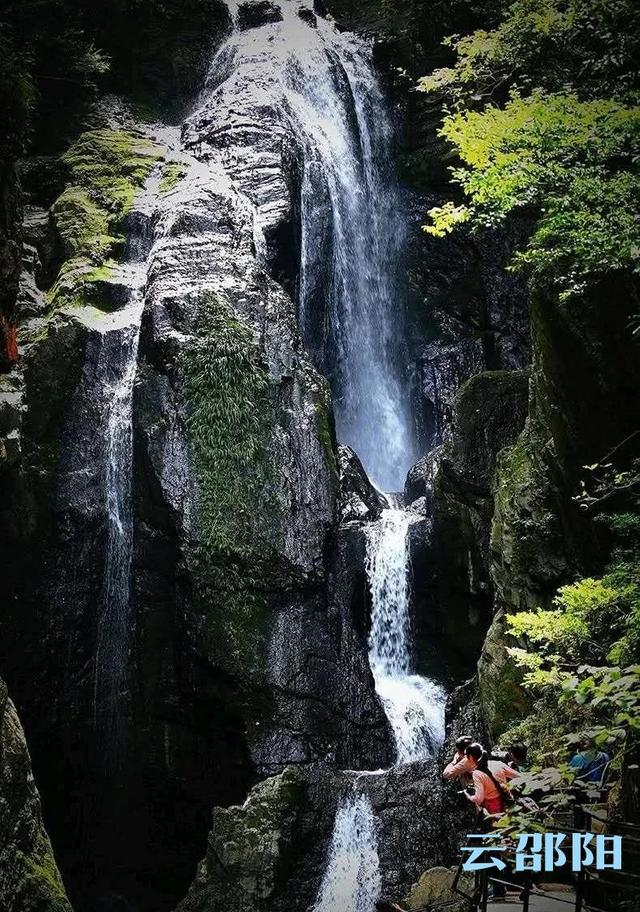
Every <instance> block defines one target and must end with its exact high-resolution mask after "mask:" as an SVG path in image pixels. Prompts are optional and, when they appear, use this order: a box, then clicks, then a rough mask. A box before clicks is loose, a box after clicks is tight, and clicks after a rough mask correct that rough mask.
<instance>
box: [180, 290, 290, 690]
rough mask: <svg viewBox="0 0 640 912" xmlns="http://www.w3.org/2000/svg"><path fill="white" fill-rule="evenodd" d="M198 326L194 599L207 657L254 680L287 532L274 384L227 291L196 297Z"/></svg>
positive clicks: (192, 381)
mask: <svg viewBox="0 0 640 912" xmlns="http://www.w3.org/2000/svg"><path fill="white" fill-rule="evenodd" d="M194 326H195V327H196V333H195V334H194V336H193V337H192V339H191V342H190V343H189V344H188V345H187V346H186V347H185V348H184V350H183V352H182V355H181V369H182V371H183V374H184V383H185V391H186V399H187V431H188V440H189V445H190V452H191V460H192V465H193V469H194V475H195V483H196V491H195V518H196V524H195V530H194V540H193V546H192V553H191V560H192V563H193V571H194V577H195V579H196V580H197V581H198V586H197V588H198V591H197V602H198V604H199V606H200V613H201V618H202V630H203V637H204V639H205V649H206V652H207V654H209V655H212V656H214V657H215V658H216V661H217V662H219V664H220V665H221V667H223V668H226V669H228V671H229V672H230V673H232V674H233V675H234V676H237V677H238V676H239V677H240V678H241V679H242V678H247V679H250V680H251V681H252V682H253V679H254V677H255V674H256V669H259V668H261V667H262V665H263V663H261V662H260V661H258V659H257V657H258V656H259V655H260V654H261V652H262V650H263V648H264V642H265V634H266V621H267V617H268V612H269V607H270V604H271V598H272V596H271V594H270V593H271V591H272V590H273V589H274V588H275V584H276V583H278V555H279V553H280V551H281V542H282V538H283V521H284V512H283V493H282V484H283V481H282V479H281V477H280V474H279V470H278V467H277V464H276V461H275V458H274V453H273V447H272V434H273V432H274V428H275V427H276V426H277V422H278V409H277V387H276V384H275V382H274V381H272V380H271V378H270V377H269V375H268V372H267V370H266V366H265V365H264V364H263V362H262V355H261V351H260V347H259V345H258V342H257V339H256V337H255V334H254V331H253V329H252V328H251V327H250V326H249V324H248V323H247V322H246V321H245V320H243V319H242V318H241V317H240V316H239V315H238V314H237V313H236V311H235V310H234V308H233V307H232V305H231V304H230V302H229V301H228V300H227V299H226V298H225V297H224V296H223V295H220V294H213V293H211V294H206V295H203V296H202V297H201V298H200V300H199V302H198V305H197V317H196V320H195V322H194ZM254 683H255V682H254Z"/></svg>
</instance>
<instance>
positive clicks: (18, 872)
mask: <svg viewBox="0 0 640 912" xmlns="http://www.w3.org/2000/svg"><path fill="white" fill-rule="evenodd" d="M0 908H2V909H7V910H9V909H11V910H14V912H71V905H70V903H69V900H68V899H67V895H66V893H65V889H64V886H63V884H62V879H61V877H60V873H59V871H58V868H57V866H56V862H55V859H54V857H53V850H52V848H51V843H50V842H49V837H48V836H47V834H46V832H45V829H44V824H43V822H42V811H41V808H40V798H39V796H38V792H37V789H36V786H35V783H34V780H33V772H32V770H31V760H30V758H29V753H28V750H27V744H26V741H25V736H24V732H23V730H22V726H21V725H20V721H19V719H18V715H17V713H16V710H15V707H14V706H13V703H12V702H11V700H9V698H8V694H7V688H6V685H5V684H4V682H3V681H1V680H0Z"/></svg>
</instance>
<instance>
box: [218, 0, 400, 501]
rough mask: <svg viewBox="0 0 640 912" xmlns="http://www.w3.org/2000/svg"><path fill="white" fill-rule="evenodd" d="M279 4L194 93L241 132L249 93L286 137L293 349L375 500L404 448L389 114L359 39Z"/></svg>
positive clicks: (240, 35) (292, 2)
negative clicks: (290, 146) (325, 382)
mask: <svg viewBox="0 0 640 912" xmlns="http://www.w3.org/2000/svg"><path fill="white" fill-rule="evenodd" d="M279 6H280V9H281V12H282V17H283V18H282V21H280V22H270V23H268V24H265V25H262V26H259V27H257V28H248V29H236V30H235V31H234V32H233V33H232V34H231V35H230V37H229V38H228V40H227V41H226V42H225V45H224V46H223V47H222V49H221V50H220V52H219V53H218V55H217V56H216V59H215V60H214V63H213V65H212V69H211V73H210V77H209V89H208V94H207V93H205V94H206V95H207V98H208V99H209V100H211V99H214V96H215V93H216V92H219V93H221V94H224V93H226V94H225V97H229V96H233V97H234V98H236V97H237V98H240V99H241V101H240V106H239V107H238V106H234V107H233V114H234V117H235V118H236V119H237V121H238V122H241V123H242V122H244V121H243V116H244V109H243V108H242V104H243V101H242V99H243V98H244V97H247V95H250V97H251V104H252V110H253V111H254V112H255V110H256V109H257V108H258V107H260V108H262V109H263V110H264V111H265V117H266V118H267V124H266V126H265V130H269V129H271V130H272V132H273V134H274V135H275V134H277V133H278V131H281V130H282V127H281V124H282V123H283V122H284V123H288V124H289V125H290V127H291V131H290V132H291V135H293V136H295V137H296V143H297V145H298V146H299V151H300V153H301V154H300V155H299V156H297V158H298V168H299V172H300V173H299V175H298V177H299V180H300V230H301V238H300V241H301V250H300V262H299V281H298V286H299V287H298V304H299V313H300V324H301V327H302V330H303V335H304V337H305V343H306V346H307V348H308V349H309V350H310V351H311V352H312V353H313V354H314V356H315V359H316V361H317V362H318V363H319V367H320V368H321V369H322V370H323V372H324V373H325V374H326V375H327V376H328V377H329V379H330V382H331V387H332V391H333V397H334V410H335V417H336V428H337V435H338V439H339V440H340V442H341V443H346V444H349V445H350V446H352V447H353V448H354V449H355V451H356V452H357V453H358V455H359V457H360V458H361V460H362V462H363V465H364V466H365V468H366V470H367V473H368V475H369V477H370V478H371V479H372V480H373V481H374V483H375V484H376V485H377V486H378V487H379V488H380V489H381V490H387V491H391V490H393V491H396V490H400V489H401V488H402V486H403V484H404V479H405V476H406V473H407V470H408V469H409V467H410V466H411V464H412V463H413V462H414V461H415V458H416V449H415V444H414V434H413V424H412V419H411V410H410V407H409V404H408V403H409V400H410V396H409V394H408V381H407V377H406V376H405V374H406V368H405V364H404V362H405V360H406V359H405V357H404V354H403V341H404V335H405V334H404V326H403V322H404V321H403V303H402V294H401V290H400V280H399V278H400V277H399V273H400V272H401V270H400V268H399V256H400V252H401V249H402V246H403V237H404V224H403V220H402V217H401V212H402V209H403V205H402V200H401V197H400V192H399V188H398V185H397V182H396V180H395V177H394V173H393V163H392V148H393V130H392V125H391V122H390V119H389V117H388V115H387V113H386V112H387V108H388V106H387V104H386V101H385V98H384V96H383V93H382V90H381V88H380V85H379V82H378V79H377V76H376V74H375V71H374V69H373V66H372V62H371V48H370V45H369V44H368V43H367V42H365V41H364V40H362V39H360V38H357V37H356V36H354V35H352V34H349V33H346V32H340V31H338V29H337V28H336V27H335V24H334V23H333V21H331V20H329V19H325V18H323V17H321V16H318V17H315V16H314V14H313V12H312V5H311V4H310V3H308V2H301V0H283V2H281V3H280V4H279ZM232 12H233V10H232ZM301 14H302V17H301ZM212 87H213V88H212ZM247 87H250V88H247ZM212 92H213V95H212V94H211V93H212ZM243 93H244V94H243ZM274 111H275V112H277V115H276V117H275V120H274V118H273V112H274ZM269 118H271V119H269ZM247 129H253V126H252V125H251V123H250V122H247ZM286 143H287V140H286V139H285V147H286ZM247 170H248V172H249V173H248V174H247V176H246V180H247V183H248V184H249V191H248V192H249V193H251V192H252V189H253V188H252V187H251V186H250V185H251V180H252V177H251V173H250V167H249V166H247ZM267 182H268V180H267ZM259 192H261V191H256V193H258V194H259ZM276 205H277V201H276ZM268 208H269V207H268V206H267V209H268Z"/></svg>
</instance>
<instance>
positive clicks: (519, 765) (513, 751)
mask: <svg viewBox="0 0 640 912" xmlns="http://www.w3.org/2000/svg"><path fill="white" fill-rule="evenodd" d="M507 753H508V760H507V765H508V766H510V767H511V769H514V770H517V771H518V772H519V773H522V772H524V771H525V770H526V768H527V753H528V750H527V745H526V744H523V743H522V742H521V741H516V742H515V743H514V744H512V745H511V746H510V747H509V750H508V752H507Z"/></svg>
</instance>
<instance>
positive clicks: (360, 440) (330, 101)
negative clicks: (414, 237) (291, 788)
mask: <svg viewBox="0 0 640 912" xmlns="http://www.w3.org/2000/svg"><path fill="white" fill-rule="evenodd" d="M230 9H231V12H232V16H233V19H234V23H235V26H236V27H235V28H234V30H233V32H232V33H231V35H230V36H229V38H228V39H227V41H226V42H225V44H224V45H223V47H222V48H221V50H220V52H219V53H218V54H217V55H216V58H215V60H214V62H213V65H212V68H211V72H210V74H209V80H208V86H207V89H206V90H205V92H204V93H203V96H202V98H201V100H200V107H199V108H198V109H197V110H196V111H195V112H194V114H193V115H192V119H193V121H194V122H196V123H199V124H200V125H201V126H202V124H203V123H206V124H207V126H208V130H207V135H208V138H209V141H210V144H211V145H212V146H213V147H214V148H215V149H216V150H217V153H218V155H219V156H220V157H221V159H222V161H223V162H225V161H226V162H229V163H231V164H232V166H233V173H234V180H235V182H236V184H237V185H238V187H239V189H241V190H242V191H243V192H244V193H246V195H247V196H248V197H249V199H251V200H252V202H253V204H254V205H255V207H256V218H255V228H256V229H257V231H256V232H255V235H256V249H257V252H258V256H259V257H260V258H262V259H264V260H265V264H266V262H267V261H268V256H269V240H268V236H269V231H270V230H274V229H277V230H280V229H281V227H282V225H281V218H282V214H283V212H284V213H285V214H286V212H287V207H286V204H285V206H284V207H283V206H282V199H283V197H286V195H287V192H288V190H287V189H284V188H283V186H282V185H280V184H278V183H277V181H278V174H279V173H280V171H281V168H282V157H283V155H286V156H287V157H288V159H289V161H292V162H295V163H296V165H295V167H294V168H293V169H292V170H293V171H294V174H295V176H296V177H298V178H299V181H296V180H295V179H294V183H296V184H299V190H300V196H299V214H300V261H299V264H298V268H297V269H296V270H295V272H296V274H297V277H298V289H297V293H298V307H299V320H300V325H301V327H302V331H303V335H304V341H305V345H306V348H307V349H308V350H309V351H310V352H311V353H312V354H313V355H314V357H315V360H316V362H317V363H318V366H319V367H320V369H321V370H322V371H323V372H324V373H325V374H326V375H327V376H328V378H329V380H330V382H331V388H332V392H333V403H334V412H335V418H336V430H337V436H338V439H339V440H340V442H342V443H346V444H349V445H350V446H351V447H352V448H353V449H354V450H355V451H356V452H357V453H358V455H359V457H360V458H361V460H362V463H363V465H364V467H365V469H366V471H367V473H368V475H369V477H370V478H371V480H372V481H373V482H374V483H375V484H376V485H377V486H378V487H379V488H380V489H381V490H383V491H399V490H401V489H402V487H403V485H404V481H405V477H406V473H407V471H408V469H409V467H410V466H411V465H412V464H413V463H414V462H415V459H416V456H417V447H416V444H415V440H414V431H413V423H412V416H411V409H410V405H409V403H410V398H411V397H410V392H409V384H408V378H407V376H406V371H405V369H404V366H403V361H404V353H403V347H404V335H405V334H404V325H403V306H402V291H401V284H400V281H399V271H400V270H399V262H400V253H401V250H402V247H403V242H404V225H403V220H402V216H401V213H402V210H403V205H402V199H401V195H400V192H399V189H398V186H397V184H396V182H395V179H394V175H393V168H392V156H391V150H392V147H393V132H392V128H391V122H390V119H389V117H388V115H387V113H386V112H387V106H386V103H385V99H384V97H383V93H382V91H381V88H380V86H379V83H378V80H377V77H376V74H375V72H374V68H373V66H372V62H371V49H370V46H369V45H368V44H367V43H366V42H364V41H362V40H361V39H359V38H357V37H356V36H354V35H351V34H348V33H346V32H340V31H339V30H338V29H337V28H336V26H335V24H334V23H333V22H332V21H331V20H330V19H327V18H324V17H322V16H316V15H315V14H314V12H313V9H312V6H311V4H310V3H309V2H308V0H282V2H280V3H277V2H276V3H272V4H270V5H269V9H268V10H266V9H265V10H264V11H262V12H261V11H260V10H259V9H258V6H257V5H256V7H255V8H254V9H253V14H254V15H255V16H257V17H260V16H261V15H263V14H264V16H265V19H268V21H264V24H262V25H258V26H254V27H247V22H246V21H245V19H244V18H243V17H244V16H247V15H249V14H250V13H251V9H250V8H247V10H245V12H243V9H244V6H243V5H238V4H233V5H231V4H230ZM218 99H220V100H223V99H224V104H222V105H219V106H218V105H217V103H216V102H217V100H218ZM246 99H250V103H249V105H248V106H247V101H246ZM218 107H219V108H221V109H222V110H224V111H226V112H227V114H226V117H225V118H223V119H222V118H221V119H220V121H217V120H216V117H217V114H216V110H217V108H218ZM257 108H259V109H260V111H261V114H262V115H263V117H264V121H265V125H264V129H262V130H261V131H260V132H259V134H256V126H255V111H256V109H257ZM212 122H213V126H212ZM201 133H202V130H200V131H198V130H195V131H194V141H199V136H200V135H201ZM257 136H259V138H256V137H257ZM247 149H249V150H250V152H249V155H247ZM212 157H213V156H212ZM258 173H259V175H260V179H259V180H258V179H256V174H258ZM276 246H277V245H276ZM410 522H411V517H410V515H409V514H408V513H405V512H403V511H401V510H387V511H385V512H384V513H383V516H382V518H381V520H380V522H379V523H378V524H376V525H375V526H374V527H372V528H371V531H370V533H369V536H368V558H367V569H368V575H369V581H370V586H371V592H372V600H373V607H372V630H371V636H370V664H371V668H372V671H373V675H374V679H375V683H376V688H377V690H378V693H379V694H380V696H381V698H382V701H383V704H384V707H385V710H386V712H387V715H388V718H389V720H390V723H391V726H392V728H393V732H394V736H395V740H396V746H397V762H398V763H399V764H403V763H408V762H411V761H414V760H418V759H423V758H425V757H427V756H429V755H430V754H431V752H432V751H433V750H434V748H435V746H436V745H437V743H438V741H439V739H440V738H441V736H442V709H441V707H442V702H443V700H442V694H441V692H440V690H439V688H438V687H437V686H436V685H435V684H432V683H431V682H429V681H427V680H426V679H424V678H422V677H419V676H418V675H415V674H412V673H411V649H410V632H411V624H410V595H411V586H410V578H409V577H410V564H409V552H408V541H407V532H408V527H409V523H410ZM380 890H381V874H380V867H379V860H378V852H377V839H376V826H375V817H374V813H373V809H372V806H371V803H370V800H369V798H368V797H367V795H366V794H364V793H361V792H360V791H359V790H358V788H357V785H356V791H355V792H354V794H353V795H351V796H349V797H347V798H345V799H343V801H342V802H341V803H340V805H339V807H338V810H337V814H336V820H335V827H334V832H333V838H332V844H331V849H330V852H329V857H328V860H327V868H326V872H325V876H324V879H323V882H322V885H321V888H320V891H319V894H318V899H317V902H316V905H315V912H330V910H331V912H373V910H374V907H375V903H376V901H377V899H378V897H379V895H380Z"/></svg>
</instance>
